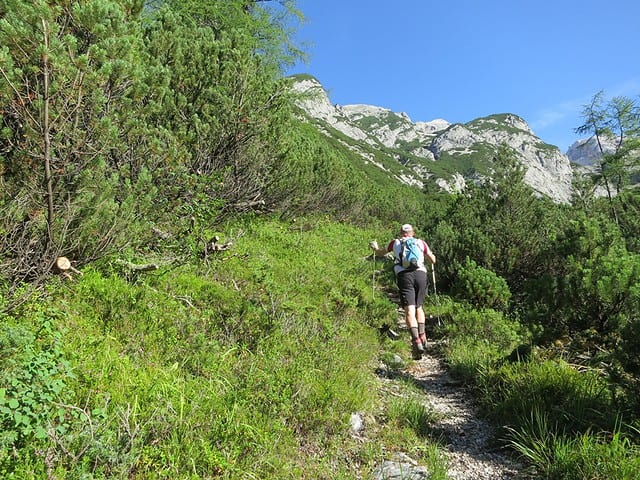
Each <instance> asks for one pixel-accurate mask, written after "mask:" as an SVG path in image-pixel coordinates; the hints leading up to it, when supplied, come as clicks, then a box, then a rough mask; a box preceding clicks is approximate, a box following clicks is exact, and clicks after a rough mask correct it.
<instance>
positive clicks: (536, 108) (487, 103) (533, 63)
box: [288, 0, 640, 151]
mask: <svg viewBox="0 0 640 480" xmlns="http://www.w3.org/2000/svg"><path fill="white" fill-rule="evenodd" d="M296 5H297V7H298V9H299V10H301V11H302V12H303V14H304V15H305V17H306V22H305V23H304V24H303V25H302V26H299V27H298V33H297V36H296V38H297V41H298V43H299V44H302V45H304V50H305V51H306V52H307V53H308V55H309V61H308V62H307V63H306V64H300V65H296V66H295V67H294V68H292V69H291V70H290V71H289V72H288V73H308V74H311V75H313V76H315V77H316V78H317V79H318V80H319V81H320V83H322V85H323V86H324V88H325V89H326V90H327V92H328V93H329V97H330V98H331V101H332V102H333V103H338V104H343V105H346V104H356V103H364V104H370V105H376V106H380V107H384V108H388V109H390V110H393V111H395V112H405V113H407V114H408V115H409V117H410V118H411V119H412V120H413V121H414V122H415V121H429V120H433V119H436V118H443V119H445V120H448V121H449V122H452V123H456V122H461V123H464V122H468V121H471V120H473V119H476V118H479V117H483V116H486V115H491V114H494V113H507V112H508V113H515V114H517V115H519V116H521V117H522V118H523V119H524V120H525V121H526V122H527V123H528V124H529V126H530V127H531V128H532V129H533V131H534V132H535V133H536V135H538V137H540V138H541V139H542V140H544V141H545V142H547V143H551V144H553V145H557V146H558V147H559V148H560V149H561V150H562V151H566V149H567V148H568V147H569V146H570V145H571V144H572V143H573V142H574V141H575V140H577V139H578V138H579V137H578V136H577V135H576V134H575V133H574V129H575V128H576V127H578V126H579V125H580V124H581V123H582V118H581V112H582V108H583V106H584V105H585V104H587V103H588V102H589V101H590V100H591V98H592V97H593V96H594V95H595V94H596V93H597V92H599V91H600V90H603V91H604V93H605V97H606V98H611V97H613V96H618V95H622V96H626V97H630V98H637V96H638V95H639V94H640V61H639V60H640V1H638V0H608V1H602V0H600V1H595V0H447V1H444V0H439V1H434V0H397V1H389V0H387V1H382V0H297V1H296Z"/></svg>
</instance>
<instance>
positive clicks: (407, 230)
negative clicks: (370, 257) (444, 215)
mask: <svg viewBox="0 0 640 480" xmlns="http://www.w3.org/2000/svg"><path fill="white" fill-rule="evenodd" d="M369 246H370V247H371V249H372V250H373V253H374V255H375V256H376V257H382V256H385V255H386V254H387V253H390V252H393V257H394V262H395V265H394V266H393V271H394V273H395V276H396V283H397V285H398V290H399V293H400V305H401V306H402V308H403V309H404V316H405V322H406V324H407V328H408V329H409V330H410V332H411V352H412V356H413V358H414V360H420V359H421V358H422V354H423V353H424V351H425V348H426V345H427V335H426V332H425V314H424V309H423V308H422V304H423V303H424V298H425V295H426V294H427V267H426V266H425V258H426V259H428V260H429V262H431V264H432V265H433V264H435V263H436V257H435V255H434V254H433V253H432V252H431V249H430V248H429V245H427V242H425V241H424V240H421V239H416V238H414V232H413V227H412V226H411V225H410V224H408V223H405V224H404V225H402V227H401V228H400V237H399V238H396V239H394V240H391V241H390V242H389V244H388V245H387V246H386V247H385V248H379V247H378V242H376V241H375V240H374V241H372V242H370V243H369ZM414 246H417V249H416V250H417V251H416V252H415V254H416V255H415V256H416V258H415V259H413V261H411V259H408V258H406V257H409V256H411V250H412V248H413V247H414ZM403 259H404V262H403ZM403 263H404V265H403Z"/></svg>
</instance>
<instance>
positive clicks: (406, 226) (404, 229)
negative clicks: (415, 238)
mask: <svg viewBox="0 0 640 480" xmlns="http://www.w3.org/2000/svg"><path fill="white" fill-rule="evenodd" d="M400 230H401V231H402V232H404V233H409V232H413V227H412V226H411V224H409V223H405V224H404V225H402V228H401V229H400Z"/></svg>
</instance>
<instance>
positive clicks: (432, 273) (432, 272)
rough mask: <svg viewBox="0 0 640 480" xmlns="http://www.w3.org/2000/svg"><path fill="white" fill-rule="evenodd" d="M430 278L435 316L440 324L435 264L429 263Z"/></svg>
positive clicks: (440, 324)
mask: <svg viewBox="0 0 640 480" xmlns="http://www.w3.org/2000/svg"><path fill="white" fill-rule="evenodd" d="M431 278H432V279H433V296H434V297H435V299H436V318H437V319H438V326H439V327H441V326H442V322H441V321H440V301H439V300H438V290H437V289H436V266H435V265H433V264H432V265H431Z"/></svg>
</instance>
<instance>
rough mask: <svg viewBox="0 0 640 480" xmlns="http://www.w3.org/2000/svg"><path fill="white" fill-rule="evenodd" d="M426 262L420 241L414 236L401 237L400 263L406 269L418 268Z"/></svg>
mask: <svg viewBox="0 0 640 480" xmlns="http://www.w3.org/2000/svg"><path fill="white" fill-rule="evenodd" d="M423 262H424V260H423V257H422V252H421V251H420V247H419V246H418V242H417V241H416V239H415V238H413V237H406V238H401V239H400V258H399V261H398V263H399V264H400V265H402V268H404V269H405V270H416V269H417V268H418V267H420V266H421V264H422V263H423Z"/></svg>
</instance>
